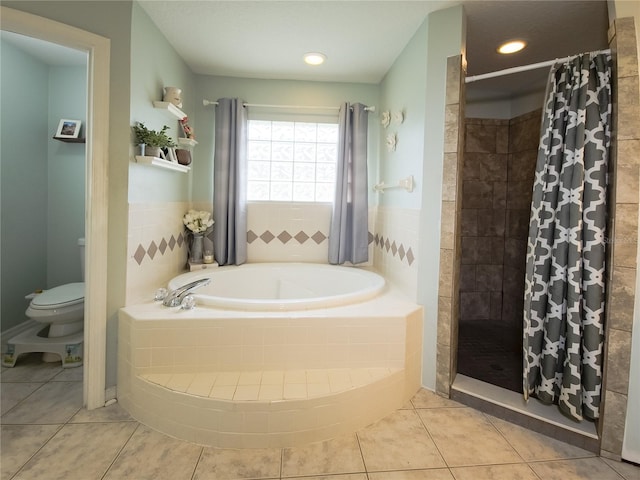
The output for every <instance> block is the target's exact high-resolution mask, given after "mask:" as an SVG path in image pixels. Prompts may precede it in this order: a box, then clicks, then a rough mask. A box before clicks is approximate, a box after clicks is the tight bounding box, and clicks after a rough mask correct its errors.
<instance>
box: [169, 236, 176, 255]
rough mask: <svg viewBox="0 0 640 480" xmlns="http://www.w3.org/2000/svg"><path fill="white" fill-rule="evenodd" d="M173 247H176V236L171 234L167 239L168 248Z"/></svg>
mask: <svg viewBox="0 0 640 480" xmlns="http://www.w3.org/2000/svg"><path fill="white" fill-rule="evenodd" d="M175 247H176V237H174V236H173V235H171V238H170V239H169V249H170V250H171V251H173V249H174V248H175Z"/></svg>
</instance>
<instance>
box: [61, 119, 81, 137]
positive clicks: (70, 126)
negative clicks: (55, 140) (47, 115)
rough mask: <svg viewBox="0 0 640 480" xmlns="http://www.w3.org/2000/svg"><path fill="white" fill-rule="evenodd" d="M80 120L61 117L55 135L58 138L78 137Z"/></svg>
mask: <svg viewBox="0 0 640 480" xmlns="http://www.w3.org/2000/svg"><path fill="white" fill-rule="evenodd" d="M81 126H82V122H81V121H80V120H67V119H66V118H63V119H61V120H60V123H59V124H58V130H57V131H56V137H59V138H78V137H79V136H80V127H81Z"/></svg>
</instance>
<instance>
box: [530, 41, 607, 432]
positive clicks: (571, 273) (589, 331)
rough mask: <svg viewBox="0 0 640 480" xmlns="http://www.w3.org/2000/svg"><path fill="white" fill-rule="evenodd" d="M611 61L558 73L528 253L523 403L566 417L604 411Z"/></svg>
mask: <svg viewBox="0 0 640 480" xmlns="http://www.w3.org/2000/svg"><path fill="white" fill-rule="evenodd" d="M610 119H611V55H610V54H606V53H593V54H583V55H578V56H576V57H574V58H572V59H571V60H569V61H567V62H564V63H558V64H556V65H554V66H553V67H552V68H551V72H550V74H549V83H548V86H547V93H546V97H545V109H544V112H543V120H542V128H541V132H540V134H541V137H540V144H539V147H538V160H537V166H536V174H535V182H534V186H533V199H532V203H531V218H530V223H529V240H528V245H527V266H526V280H525V298H524V339H523V340H524V345H523V347H524V357H523V367H524V372H523V386H524V395H525V398H528V397H529V396H535V397H537V398H538V399H539V400H541V401H542V402H544V403H549V404H551V403H555V404H557V405H558V406H559V408H560V411H562V412H563V413H564V414H565V415H567V416H568V417H570V418H572V419H574V420H582V419H583V417H586V418H589V419H596V418H598V417H599V410H600V391H601V386H602V354H603V341H604V314H605V304H604V300H605V245H606V225H607V162H608V156H609V145H610V137H611V132H610Z"/></svg>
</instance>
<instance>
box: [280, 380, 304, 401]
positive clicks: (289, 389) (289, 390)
mask: <svg viewBox="0 0 640 480" xmlns="http://www.w3.org/2000/svg"><path fill="white" fill-rule="evenodd" d="M282 397H283V398H284V400H295V399H300V398H307V384H306V383H285V384H284V390H283V394H282Z"/></svg>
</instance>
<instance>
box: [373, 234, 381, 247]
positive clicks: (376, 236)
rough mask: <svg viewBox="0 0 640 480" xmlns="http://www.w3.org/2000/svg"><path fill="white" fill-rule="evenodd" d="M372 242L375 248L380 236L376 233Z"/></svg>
mask: <svg viewBox="0 0 640 480" xmlns="http://www.w3.org/2000/svg"><path fill="white" fill-rule="evenodd" d="M373 241H374V242H375V244H376V246H378V245H379V244H380V236H379V235H378V234H377V233H376V234H375V236H374V237H373Z"/></svg>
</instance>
